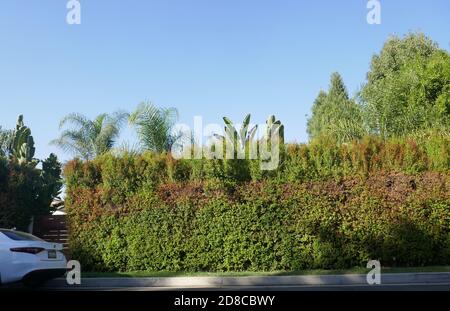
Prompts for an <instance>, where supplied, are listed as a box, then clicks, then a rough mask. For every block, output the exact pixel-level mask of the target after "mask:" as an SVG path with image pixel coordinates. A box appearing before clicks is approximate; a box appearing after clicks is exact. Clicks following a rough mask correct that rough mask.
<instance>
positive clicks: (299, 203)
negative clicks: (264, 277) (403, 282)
mask: <svg viewBox="0 0 450 311" xmlns="http://www.w3.org/2000/svg"><path fill="white" fill-rule="evenodd" d="M430 135H431V136H427V137H425V138H422V139H421V138H417V139H415V140H413V139H410V140H406V139H405V140H390V141H387V142H382V141H381V140H379V139H377V138H369V137H368V138H364V139H363V140H362V141H361V142H359V143H350V144H344V145H337V144H336V143H335V142H333V141H332V140H326V139H322V140H320V141H315V142H312V143H310V144H309V145H289V146H287V148H286V149H287V151H286V152H285V153H283V156H282V159H283V162H282V164H281V165H280V168H279V169H278V170H277V171H274V172H261V171H259V169H258V167H259V165H257V164H258V163H255V161H254V160H253V161H250V160H249V161H247V160H241V161H235V163H231V162H230V161H221V160H214V161H208V160H181V161H177V160H174V159H172V158H171V157H170V156H165V155H156V154H153V153H145V154H143V155H138V156H136V155H127V154H123V155H121V156H113V155H108V154H107V155H103V156H101V157H99V158H97V159H96V160H94V161H90V162H82V161H79V160H73V161H71V162H69V163H68V165H67V166H66V168H65V177H66V182H67V198H66V209H67V212H68V216H69V223H70V231H71V239H70V244H71V250H72V252H73V256H74V258H76V259H79V260H81V262H82V264H83V265H84V267H85V268H86V269H96V270H108V271H116V270H122V271H127V270H128V271H129V270H150V271H155V270H171V271H179V270H191V271H229V270H233V271H238V270H254V271H255V270H265V271H268V270H293V269H304V268H345V267H351V266H355V265H361V264H364V263H366V262H367V260H369V259H379V260H381V262H382V264H384V265H402V266H404V265H406V266H408V265H427V264H450V195H449V194H450V175H449V168H450V157H449V156H450V150H449V148H450V142H449V140H450V139H449V138H448V137H445V136H440V135H437V134H430ZM230 165H233V166H232V167H231V168H230ZM236 170H237V171H238V173H239V174H240V175H242V174H244V175H245V174H247V178H244V179H243V180H244V181H240V182H239V181H236V179H235V176H236ZM239 171H240V172H239ZM242 172H244V173H242ZM246 180H248V181H246Z"/></svg>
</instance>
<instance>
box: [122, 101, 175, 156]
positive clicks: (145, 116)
mask: <svg viewBox="0 0 450 311" xmlns="http://www.w3.org/2000/svg"><path fill="white" fill-rule="evenodd" d="M177 120H178V111H177V109H176V108H160V107H156V106H155V105H153V104H152V103H141V104H140V105H139V106H138V107H137V109H136V110H135V111H134V112H133V113H132V114H131V115H130V118H129V123H130V124H131V125H133V126H134V127H135V128H136V130H137V133H138V135H139V138H140V144H141V146H142V148H143V149H146V150H152V151H155V152H169V151H171V149H172V146H173V145H174V144H175V143H176V141H177V140H178V139H179V138H181V136H182V135H181V134H180V133H173V128H174V126H175V123H176V121H177Z"/></svg>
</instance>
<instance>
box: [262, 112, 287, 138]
mask: <svg viewBox="0 0 450 311" xmlns="http://www.w3.org/2000/svg"><path fill="white" fill-rule="evenodd" d="M274 135H279V138H280V140H279V142H281V143H284V125H283V124H282V123H281V121H280V120H277V119H276V118H275V116H274V115H272V116H270V117H269V118H268V119H267V121H266V137H265V138H266V139H267V140H270V139H271V138H272V137H273V136H274Z"/></svg>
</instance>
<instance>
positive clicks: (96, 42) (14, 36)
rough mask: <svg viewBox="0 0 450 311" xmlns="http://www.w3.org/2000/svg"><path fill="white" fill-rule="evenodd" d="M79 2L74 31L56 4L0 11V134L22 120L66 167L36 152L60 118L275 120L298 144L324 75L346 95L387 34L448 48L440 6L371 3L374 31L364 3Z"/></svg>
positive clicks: (16, 5)
mask: <svg viewBox="0 0 450 311" xmlns="http://www.w3.org/2000/svg"><path fill="white" fill-rule="evenodd" d="M80 2H81V5H82V8H81V16H82V23H81V25H68V24H67V23H66V14H67V9H66V3H67V0H2V1H1V4H0V40H1V42H0V107H1V110H0V111H1V112H0V125H2V126H3V128H5V127H6V128H12V127H13V126H14V124H15V120H16V117H17V115H18V114H24V116H25V122H26V124H27V125H29V126H30V127H31V129H32V132H33V136H34V138H35V141H36V145H37V146H36V147H37V152H36V156H37V157H38V158H44V157H46V156H47V155H48V154H49V153H50V152H55V153H56V154H57V155H58V156H60V157H61V158H62V159H63V160H67V159H68V158H69V155H67V154H64V153H63V152H61V150H59V149H58V148H57V147H54V146H49V144H48V143H49V141H50V140H52V139H53V138H56V137H57V136H58V123H59V120H60V119H61V118H62V117H63V116H64V115H66V114H68V113H70V112H81V113H84V114H86V115H87V116H89V117H94V116H95V115H97V114H99V113H102V112H113V111H115V110H117V109H125V110H133V109H134V108H135V107H136V106H137V104H139V103H140V102H141V101H145V100H151V101H152V102H154V103H155V104H156V105H159V106H166V107H168V106H173V107H176V108H178V110H179V112H180V117H181V118H180V121H181V122H183V123H187V124H191V123H192V122H193V117H194V116H196V115H200V116H203V118H204V122H206V123H209V122H214V123H220V122H221V117H222V116H229V117H230V118H232V119H233V120H236V121H240V120H242V118H243V117H244V116H245V114H247V113H249V112H251V113H252V116H253V121H254V122H256V123H261V122H264V120H265V119H266V117H267V116H268V115H269V114H276V115H277V117H278V118H280V119H281V120H282V121H283V122H284V123H285V125H286V135H287V139H288V140H290V141H298V142H302V141H306V140H307V134H306V117H305V115H306V114H309V113H310V108H311V105H312V102H313V101H314V99H315V97H316V95H317V94H318V92H319V90H320V89H325V88H327V86H328V82H329V77H330V74H331V73H332V72H334V71H339V72H340V73H341V74H342V75H343V77H344V80H345V82H346V84H347V87H348V89H349V92H350V94H354V93H355V92H356V91H357V90H358V88H359V87H360V86H361V84H362V83H363V82H364V79H365V75H366V72H367V70H368V68H369V62H370V59H371V57H372V55H373V54H374V53H377V52H378V51H379V50H380V49H381V47H382V45H383V42H384V41H385V40H386V39H387V38H388V36H389V35H390V34H398V35H403V34H405V33H407V32H408V31H423V32H425V33H426V34H427V35H428V36H430V37H431V38H433V39H434V40H435V41H437V42H438V43H439V44H440V46H441V47H443V48H446V49H449V47H450V33H449V32H450V31H449V30H450V18H449V14H450V1H448V0H432V1H419V0H417V1H414V0H412V1H411V0H381V5H382V24H381V25H369V24H367V22H366V15H367V12H368V10H367V9H366V3H367V1H365V0H345V1H333V0H320V1H317V0H315V1H301V0H292V1H287V0H280V1H275V0H272V1H266V0H239V1H238V0H221V1H219V0H164V1H163V0H161V1H152V0H129V1H122V0H80ZM132 133H133V132H132V130H130V129H127V130H125V132H124V134H123V135H122V138H121V140H127V139H131V140H133V138H132V136H133V134H132Z"/></svg>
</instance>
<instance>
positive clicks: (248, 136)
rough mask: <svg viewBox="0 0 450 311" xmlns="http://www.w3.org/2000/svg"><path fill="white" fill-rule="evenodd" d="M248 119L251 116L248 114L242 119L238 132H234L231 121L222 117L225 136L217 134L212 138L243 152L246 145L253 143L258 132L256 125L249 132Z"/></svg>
mask: <svg viewBox="0 0 450 311" xmlns="http://www.w3.org/2000/svg"><path fill="white" fill-rule="evenodd" d="M250 119H251V115H250V114H248V115H247V116H246V117H245V118H244V121H243V122H242V126H241V128H240V130H239V131H238V130H236V127H235V126H234V123H233V121H231V120H230V119H229V118H227V117H224V118H223V121H224V122H225V136H223V135H219V134H215V135H214V136H215V137H216V138H218V139H220V140H222V141H228V142H230V143H232V144H233V145H234V146H235V147H238V148H240V150H245V148H246V146H247V143H249V142H251V141H253V139H254V138H255V135H256V132H257V130H258V125H255V126H253V127H252V128H251V129H250V130H249V126H250Z"/></svg>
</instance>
